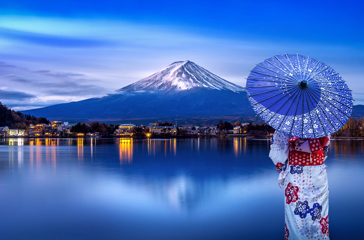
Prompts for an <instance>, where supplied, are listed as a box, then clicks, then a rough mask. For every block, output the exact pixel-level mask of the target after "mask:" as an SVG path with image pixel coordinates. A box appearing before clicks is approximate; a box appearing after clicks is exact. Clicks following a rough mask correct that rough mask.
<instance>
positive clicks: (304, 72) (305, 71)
mask: <svg viewBox="0 0 364 240" xmlns="http://www.w3.org/2000/svg"><path fill="white" fill-rule="evenodd" d="M309 59H310V57H307V62H306V66H305V69H304V71H303V74H304V77H305V79H306V80H307V78H306V73H307V67H308V61H309Z"/></svg>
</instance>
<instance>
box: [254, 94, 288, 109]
mask: <svg viewBox="0 0 364 240" xmlns="http://www.w3.org/2000/svg"><path fill="white" fill-rule="evenodd" d="M281 94H282V93H278V94H276V95H274V96H271V97H269V98H266V99H264V100H262V101H259V102H256V103H254V104H252V106H255V105H257V104H259V103H261V102H264V101H266V100H268V99H271V98H274V97H276V96H278V95H281ZM284 97H285V96H283V97H282V98H281V99H279V100H278V101H280V100H282V99H283V98H284Z"/></svg>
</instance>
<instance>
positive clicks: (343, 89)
mask: <svg viewBox="0 0 364 240" xmlns="http://www.w3.org/2000/svg"><path fill="white" fill-rule="evenodd" d="M325 87H327V88H332V89H337V90H342V91H349V92H352V91H353V90H350V89H345V88H336V87H330V86H325Z"/></svg>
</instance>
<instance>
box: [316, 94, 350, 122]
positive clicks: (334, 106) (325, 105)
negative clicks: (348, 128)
mask: <svg viewBox="0 0 364 240" xmlns="http://www.w3.org/2000/svg"><path fill="white" fill-rule="evenodd" d="M313 93H315V94H316V95H318V92H313ZM325 96H326V95H325ZM333 100H335V101H336V102H338V101H337V100H336V99H333ZM320 102H321V100H320ZM322 102H323V101H322ZM328 103H330V104H331V106H333V107H334V108H336V109H337V110H339V111H340V112H341V113H342V114H344V115H345V116H346V117H348V118H350V117H349V116H348V115H346V113H344V112H343V111H341V109H339V108H337V107H336V106H335V105H334V104H332V103H331V102H330V101H328ZM338 103H340V102H338ZM341 104H342V103H341ZM324 105H325V107H327V106H326V104H325V103H324ZM343 106H345V107H347V108H349V109H351V108H350V107H348V106H346V105H344V104H343ZM331 113H332V112H331ZM332 114H334V113H332ZM338 120H339V119H338ZM339 121H340V120H339ZM340 122H341V121H340ZM341 123H342V122H341Z"/></svg>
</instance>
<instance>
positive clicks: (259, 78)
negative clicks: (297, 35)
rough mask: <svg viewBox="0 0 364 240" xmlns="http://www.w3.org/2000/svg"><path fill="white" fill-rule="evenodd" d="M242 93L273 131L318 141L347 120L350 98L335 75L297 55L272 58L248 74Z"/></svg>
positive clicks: (326, 68)
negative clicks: (244, 93)
mask: <svg viewBox="0 0 364 240" xmlns="http://www.w3.org/2000/svg"><path fill="white" fill-rule="evenodd" d="M246 90H247V92H248V98H249V101H250V104H251V106H252V107H253V109H254V110H255V112H256V113H257V114H258V115H259V116H260V117H261V118H262V119H263V120H264V121H265V122H266V123H267V124H269V125H270V126H272V127H273V128H274V129H276V130H277V131H280V132H283V133H286V134H288V135H290V136H295V137H300V138H318V137H323V136H328V135H329V134H331V133H334V132H336V131H338V130H339V129H340V128H341V127H342V126H344V125H345V123H346V122H347V120H348V119H349V118H350V115H351V112H352V107H353V98H352V95H351V90H350V89H349V88H348V86H347V84H346V83H345V81H343V79H342V78H341V76H340V75H339V73H337V72H335V70H334V69H332V68H331V67H329V66H327V65H326V64H325V63H323V62H320V61H317V60H315V59H313V58H310V57H304V56H301V55H298V54H285V55H276V56H274V57H271V58H269V59H266V60H265V61H264V62H261V63H259V64H258V65H257V66H256V67H255V68H254V69H253V70H252V71H251V73H250V75H249V77H248V79H247V83H246Z"/></svg>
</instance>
